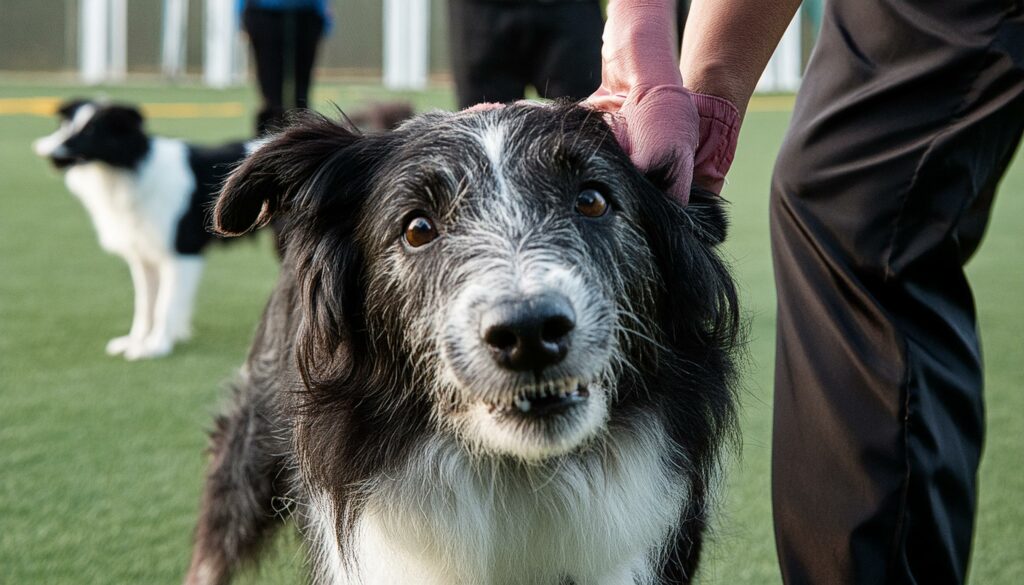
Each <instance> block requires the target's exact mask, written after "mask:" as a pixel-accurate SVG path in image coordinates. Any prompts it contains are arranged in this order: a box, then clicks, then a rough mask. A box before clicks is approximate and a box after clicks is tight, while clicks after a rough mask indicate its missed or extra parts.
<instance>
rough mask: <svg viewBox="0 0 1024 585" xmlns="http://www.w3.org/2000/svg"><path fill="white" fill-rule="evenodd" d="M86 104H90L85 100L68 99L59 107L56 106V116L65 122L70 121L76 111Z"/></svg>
mask: <svg viewBox="0 0 1024 585" xmlns="http://www.w3.org/2000/svg"><path fill="white" fill-rule="evenodd" d="M88 103H91V102H90V101H89V100H87V99H85V98H72V99H69V100H67V101H64V102H62V103H61V104H60V105H59V106H57V115H58V116H60V117H61V118H64V119H65V120H70V119H71V118H73V117H74V116H75V112H77V111H78V108H80V107H82V106H84V105H85V104H88Z"/></svg>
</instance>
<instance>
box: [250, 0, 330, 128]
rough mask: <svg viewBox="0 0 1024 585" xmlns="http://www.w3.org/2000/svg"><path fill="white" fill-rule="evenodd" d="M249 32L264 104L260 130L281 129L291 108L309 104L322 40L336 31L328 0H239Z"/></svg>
mask: <svg viewBox="0 0 1024 585" xmlns="http://www.w3.org/2000/svg"><path fill="white" fill-rule="evenodd" d="M236 6H237V10H238V13H239V16H240V18H239V22H241V23H242V27H243V28H244V30H245V32H246V33H247V34H248V36H249V43H250V44H251V45H252V53H253V57H254V58H255V60H256V80H257V82H258V83H259V88H260V94H261V95H262V97H263V104H262V106H261V109H260V111H259V113H258V114H257V115H256V133H257V134H259V135H263V134H266V133H267V132H269V131H272V130H273V129H275V128H277V127H279V126H280V125H281V124H282V123H283V122H284V118H285V113H286V112H287V111H288V110H291V109H295V108H306V107H308V106H309V86H310V82H311V79H312V73H313V62H314V61H315V60H316V51H317V47H318V45H319V44H320V39H321V38H322V37H323V36H324V35H325V34H326V33H328V32H329V31H330V29H331V24H332V21H331V14H330V10H329V9H328V7H327V0H237V5H236Z"/></svg>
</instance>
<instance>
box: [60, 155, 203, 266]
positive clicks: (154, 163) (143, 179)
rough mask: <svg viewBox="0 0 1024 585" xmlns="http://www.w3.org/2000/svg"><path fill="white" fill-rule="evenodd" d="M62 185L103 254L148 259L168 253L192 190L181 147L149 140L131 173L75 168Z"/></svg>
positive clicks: (85, 166) (93, 165) (97, 166)
mask: <svg viewBox="0 0 1024 585" xmlns="http://www.w3.org/2000/svg"><path fill="white" fill-rule="evenodd" d="M65 182H66V184H67V186H68V189H69V190H70V191H71V192H72V193H74V194H75V196H77V197H78V198H79V200H81V202H82V204H83V205H84V206H85V208H86V210H87V211H88V212H89V217H90V218H91V219H92V223H93V226H94V227H95V228H96V233H97V235H98V236H99V240H100V245H101V246H102V247H103V249H105V250H107V251H108V252H112V253H115V254H119V255H121V256H129V255H139V256H142V257H144V258H148V259H151V260H160V259H162V258H164V257H166V256H167V255H168V254H170V253H172V251H173V249H174V239H175V237H176V234H177V225H178V221H179V220H180V218H181V216H182V215H183V214H184V212H185V210H186V209H187V207H188V205H189V203H190V199H191V196H192V192H193V190H194V189H195V178H194V177H193V175H192V173H191V171H190V169H189V164H188V149H187V147H186V145H185V144H184V143H183V142H180V141H177V140H170V139H163V138H155V139H153V140H152V142H151V149H150V152H149V154H147V155H146V157H145V158H144V159H143V160H142V161H141V162H140V164H139V166H138V168H136V169H134V170H126V169H118V168H115V167H111V166H110V165H107V164H104V163H96V162H94V163H86V164H80V165H75V166H73V167H71V168H70V169H69V170H68V172H67V175H66V177H65Z"/></svg>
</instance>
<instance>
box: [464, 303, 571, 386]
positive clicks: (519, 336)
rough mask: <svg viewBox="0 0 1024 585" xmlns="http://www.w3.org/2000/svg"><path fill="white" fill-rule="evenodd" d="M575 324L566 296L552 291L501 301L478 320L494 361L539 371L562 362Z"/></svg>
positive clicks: (522, 369)
mask: <svg viewBox="0 0 1024 585" xmlns="http://www.w3.org/2000/svg"><path fill="white" fill-rule="evenodd" d="M574 327H576V314H575V313H574V312H573V310H572V305H570V304H569V299H566V298H565V297H563V296H561V295H555V294H543V295H536V296H532V297H527V298H525V299H522V300H517V301H507V302H503V303H500V304H498V305H495V306H494V307H491V308H490V309H489V310H487V311H486V312H485V313H484V315H483V319H482V320H481V322H480V332H481V337H482V338H483V341H484V343H485V344H486V345H487V347H488V349H490V350H491V355H492V356H494V361H496V362H498V365H500V366H501V367H503V368H508V369H510V370H515V371H530V370H533V371H539V370H542V369H544V368H546V367H548V366H552V365H554V364H557V363H558V362H560V361H562V359H563V358H565V354H566V353H568V352H569V339H570V335H569V334H570V333H571V332H572V330H573V328H574Z"/></svg>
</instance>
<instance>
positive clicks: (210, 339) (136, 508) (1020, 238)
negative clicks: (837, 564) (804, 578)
mask: <svg viewBox="0 0 1024 585" xmlns="http://www.w3.org/2000/svg"><path fill="white" fill-rule="evenodd" d="M103 91H104V92H105V93H106V94H108V95H109V96H111V97H114V98H118V99H125V100H132V101H143V102H149V103H160V102H191V103H219V102H233V103H234V102H237V103H241V104H244V105H245V107H247V108H248V109H249V111H251V110H252V106H253V104H254V98H253V96H252V94H251V92H250V91H248V90H226V91H216V90H209V89H202V88H194V87H164V86H160V85H151V86H145V85H138V86H132V87H118V88H107V89H105V90H103ZM94 93H95V92H92V91H82V90H80V89H75V88H73V87H70V86H41V85H38V84H32V83H29V82H21V83H14V84H10V83H8V84H7V85H6V86H4V87H0V100H2V99H3V98H17V97H34V96H69V95H82V94H87V95H92V94H94ZM395 95H396V94H391V93H388V92H385V91H383V90H381V89H379V88H376V87H370V86H342V85H325V86H323V87H321V88H320V89H319V90H318V92H317V94H316V98H317V104H318V106H319V107H321V109H325V110H326V109H328V108H329V104H328V102H335V103H338V104H339V105H340V106H342V107H343V108H352V107H356V106H358V105H359V104H360V103H362V102H363V101H365V100H367V99H381V98H387V97H394V96H395ZM399 97H405V98H409V99H412V100H413V101H414V102H415V103H416V105H417V106H418V107H419V108H421V109H422V108H430V107H450V106H451V105H452V103H453V100H452V98H451V96H450V94H449V93H448V92H447V91H445V90H435V91H431V92H425V93H417V94H403V95H401V96H399ZM787 119H788V113H786V112H784V111H781V112H780V111H757V108H755V109H754V111H752V112H751V113H750V114H749V116H748V118H747V121H746V124H745V126H744V130H743V136H742V139H741V147H740V150H739V153H738V155H737V157H736V163H735V165H734V167H733V171H732V173H731V175H730V181H731V182H730V184H729V186H728V188H727V191H726V194H727V197H728V198H729V199H730V200H731V201H732V205H731V207H730V209H731V214H732V232H731V235H730V239H729V242H728V254H729V256H730V257H731V258H732V260H733V264H734V266H735V269H736V275H737V278H738V280H739V282H740V286H741V288H742V297H743V301H744V310H745V312H746V315H747V316H748V318H749V321H750V334H751V335H750V345H749V361H748V363H747V365H746V370H745V379H744V385H743V393H742V402H743V414H742V426H743V443H744V445H743V453H742V456H741V457H739V458H737V459H736V460H735V462H734V464H733V465H732V469H731V471H730V475H729V482H728V492H727V494H728V495H727V499H726V501H725V503H724V505H723V507H722V508H723V509H722V512H721V514H720V517H719V520H718V525H717V528H716V531H715V534H714V537H713V541H712V543H711V546H710V548H709V549H707V553H706V556H705V559H704V563H703V571H702V579H701V581H702V583H705V584H723V585H739V584H751V585H763V584H772V583H778V582H779V577H778V574H777V569H776V565H775V554H774V545H773V540H772V528H771V516H770V502H769V475H768V470H769V456H770V432H771V376H772V374H771V365H772V360H773V357H772V356H773V349H772V344H773V340H774V335H775V334H774V315H773V310H774V302H775V301H774V289H773V285H772V275H771V265H770V259H769V252H768V231H767V206H768V203H767V191H768V189H767V185H768V177H769V174H770V171H771V166H772V162H773V158H774V153H775V151H776V149H777V147H778V144H779V142H780V140H781V137H782V133H783V131H784V129H785V125H786V122H787ZM149 126H150V129H151V130H153V131H155V132H158V133H162V134H168V135H173V136H180V137H185V138H188V139H190V140H194V141H197V142H216V141H221V140H226V139H229V138H236V137H242V136H245V135H246V134H247V133H248V129H249V126H250V121H249V118H248V117H241V116H236V117H228V118H199V119H196V118H166V119H165V118H161V119H154V120H151V121H150V123H149ZM53 127H54V121H53V120H51V119H48V118H44V117H37V116H28V115H0V583H4V584H6V583H11V584H16V583H17V584H21V583H47V584H53V585H57V584H63V583H69V584H70V583H75V584H97V585H98V584H110V583H174V582H177V581H179V580H180V578H181V576H182V575H183V573H184V570H185V567H186V565H187V562H188V555H189V548H190V538H191V530H192V526H193V522H194V520H195V513H196V508H197V503H198V498H199V491H200V482H201V479H202V470H203V467H204V464H205V455H204V453H203V450H204V447H205V444H206V439H205V435H204V431H205V429H207V428H208V427H209V424H210V420H211V414H212V413H213V412H214V411H216V409H217V407H218V404H219V403H220V402H221V400H222V399H223V396H224V392H223V387H224V382H225V381H227V380H229V379H230V378H231V376H232V372H233V371H234V369H235V368H236V367H237V366H238V365H239V364H241V362H242V359H243V357H244V355H245V351H246V347H247V344H248V342H249V338H250V336H251V334H252V331H253V328H254V326H255V324H256V321H257V319H258V318H259V315H260V312H261V309H262V306H263V303H264V301H265V299H266V297H267V294H268V292H269V291H270V288H271V286H272V284H273V280H274V277H275V272H276V262H275V259H274V256H273V253H272V251H271V248H270V243H269V241H268V240H267V239H265V238H261V237H258V238H254V239H249V240H246V241H240V242H237V243H235V244H234V245H231V246H222V247H217V248H216V249H214V250H213V252H212V253H211V254H210V255H209V264H208V266H207V272H206V276H205V280H204V281H203V284H202V287H201V290H200V294H199V299H198V306H197V310H196V315H195V336H194V339H193V340H192V341H190V342H188V343H186V344H184V345H181V346H180V347H179V348H178V349H177V350H176V351H175V353H174V354H173V355H172V356H171V357H168V358H165V359H161V360H156V361H148V362H138V363H127V362H125V361H123V360H121V359H116V358H109V357H107V356H106V355H104V353H103V348H104V344H105V343H106V341H107V340H108V339H109V338H111V337H114V336H117V335H121V334H124V333H125V332H126V331H127V330H128V326H129V322H130V317H131V298H132V297H131V287H130V283H129V277H128V271H127V269H126V267H125V265H124V263H123V262H122V261H121V260H119V259H117V258H115V257H112V256H109V255H106V254H104V253H102V252H101V251H100V249H99V247H98V245H97V244H96V238H95V235H94V233H93V230H92V226H91V225H90V223H89V220H88V218H87V216H86V214H85V212H84V210H83V209H82V208H81V206H80V205H79V204H78V203H77V202H76V201H75V200H73V199H72V197H71V196H70V195H69V194H68V193H67V191H66V190H65V188H64V186H63V183H62V181H61V179H60V177H59V176H58V175H57V174H56V173H55V172H54V171H52V170H51V169H50V168H49V166H48V165H47V164H46V163H45V162H44V161H42V160H39V159H37V158H36V157H35V156H33V155H32V154H31V152H30V150H29V143H30V141H31V140H32V139H34V138H36V137H38V136H41V135H43V134H46V133H48V132H50V131H51V130H52V128H53ZM1022 217H1024V161H1022V160H1018V161H1017V163H1016V164H1015V165H1014V166H1013V167H1012V168H1011V170H1010V172H1009V174H1008V175H1007V178H1006V180H1005V182H1004V184H1003V188H1002V193H1001V196H1000V197H999V199H998V201H997V203H996V209H995V214H994V219H993V222H992V225H991V229H990V232H989V235H988V238H987V241H986V243H985V245H984V246H983V248H982V250H981V252H980V253H979V254H978V256H977V258H976V259H975V260H974V261H973V262H972V264H971V266H970V270H969V272H970V274H971V277H972V280H973V282H974V284H975V291H976V296H977V302H978V311H979V320H980V323H981V330H982V335H983V340H984V346H985V363H986V375H987V391H986V392H987V400H988V413H987V418H988V439H987V444H986V452H985V458H984V461H983V464H982V469H981V481H980V489H981V501H980V509H979V514H978V522H977V533H976V540H975V547H974V560H973V565H972V583H976V584H984V585H987V584H1007V585H1010V584H1015V583H1020V582H1022V581H1021V579H1024V545H1022V544H1021V540H1020V530H1021V526H1024V467H1022V464H1024V388H1022V386H1024V351H1022V350H1024V303H1021V302H1020V296H1019V295H1020V294H1021V290H1022V289H1024V260H1022V257H1021V252H1020V251H1021V250H1022V249H1024V229H1022V228H1024V221H1022V219H1021V218H1022ZM273 549H274V550H273V554H272V555H271V556H270V557H269V558H268V560H267V561H266V562H265V563H264V564H263V566H262V568H261V569H260V570H259V571H250V572H249V573H247V574H246V575H245V578H244V579H243V582H245V583H287V582H301V580H302V577H301V575H303V571H304V563H305V561H304V558H305V557H304V554H303V553H302V551H301V547H300V546H299V544H298V539H297V538H296V537H295V536H294V534H292V533H291V531H290V530H289V531H284V532H283V533H282V537H281V538H280V539H278V540H277V541H276V542H275V543H274V545H273Z"/></svg>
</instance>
